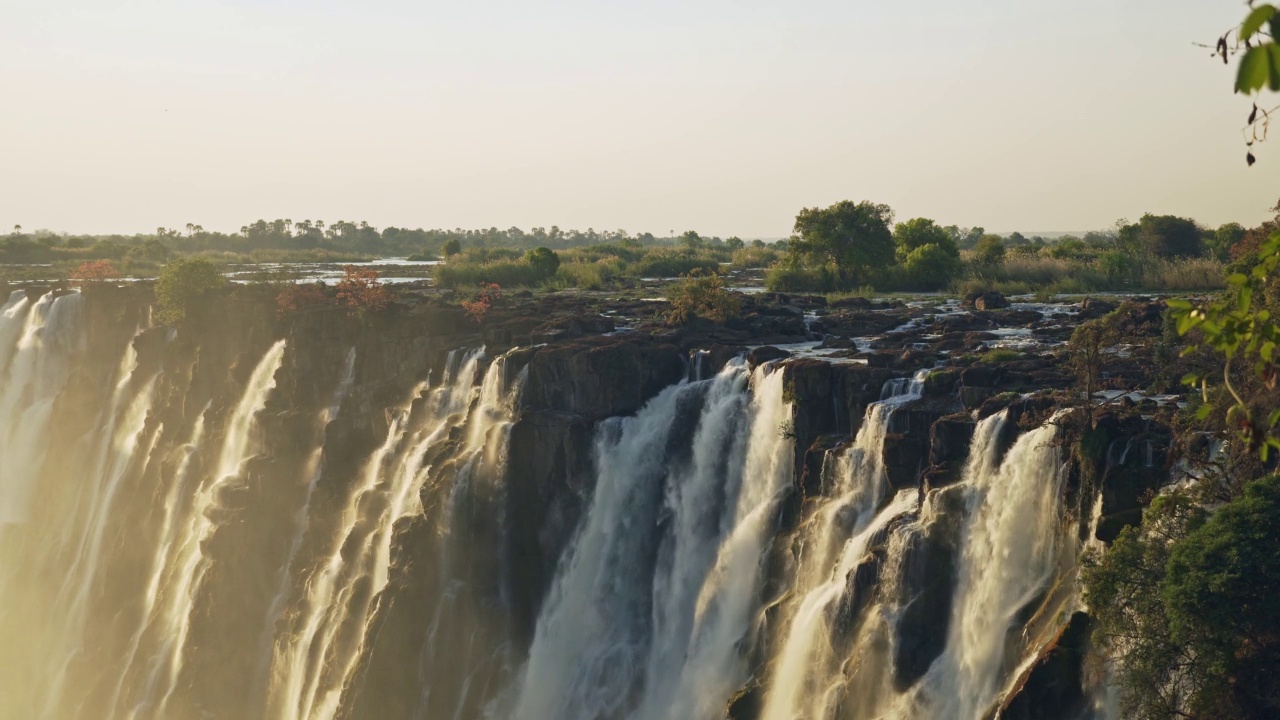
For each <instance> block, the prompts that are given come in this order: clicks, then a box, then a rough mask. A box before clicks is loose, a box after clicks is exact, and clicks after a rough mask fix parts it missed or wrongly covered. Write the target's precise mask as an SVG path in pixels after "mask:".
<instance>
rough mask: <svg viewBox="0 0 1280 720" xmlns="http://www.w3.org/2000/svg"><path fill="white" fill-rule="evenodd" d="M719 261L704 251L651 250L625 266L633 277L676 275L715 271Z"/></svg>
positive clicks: (718, 266)
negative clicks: (698, 271)
mask: <svg viewBox="0 0 1280 720" xmlns="http://www.w3.org/2000/svg"><path fill="white" fill-rule="evenodd" d="M719 268H720V263H719V261H718V260H716V259H715V257H713V256H711V255H710V254H709V253H705V252H691V251H689V250H651V251H649V252H648V253H645V255H644V257H642V258H640V259H639V260H638V261H636V262H635V263H633V264H631V265H629V266H627V274H628V275H631V276H634V277H659V278H664V277H676V276H680V275H688V274H690V273H692V272H693V271H695V270H701V271H703V272H704V273H715V272H716V271H717V270H719Z"/></svg>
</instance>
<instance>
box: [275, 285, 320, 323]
mask: <svg viewBox="0 0 1280 720" xmlns="http://www.w3.org/2000/svg"><path fill="white" fill-rule="evenodd" d="M328 301H329V296H328V293H327V292H326V289H325V286H324V283H319V282H316V283H306V284H303V285H290V286H288V287H286V288H285V289H284V290H281V291H280V293H279V294H278V295H276V312H277V313H278V314H280V315H287V314H290V313H296V312H301V311H303V310H312V309H315V308H319V307H322V306H324V305H325V304H326V303H328Z"/></svg>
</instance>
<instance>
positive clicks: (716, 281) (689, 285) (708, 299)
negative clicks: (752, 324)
mask: <svg viewBox="0 0 1280 720" xmlns="http://www.w3.org/2000/svg"><path fill="white" fill-rule="evenodd" d="M667 299H668V300H670V301H671V309H670V310H668V311H667V315H666V321H667V323H668V324H671V325H682V324H684V323H686V322H688V321H689V320H691V319H693V318H694V317H701V318H706V319H708V320H714V321H716V322H724V321H725V320H727V319H729V318H731V317H737V316H738V314H739V313H740V312H741V311H742V296H740V295H738V294H737V293H734V292H730V291H729V290H727V289H725V286H724V279H723V278H721V277H720V275H719V274H718V273H715V272H704V271H701V270H694V271H693V272H691V273H689V274H688V275H685V276H684V277H682V278H681V279H680V280H679V281H678V282H675V283H672V285H671V287H669V288H667Z"/></svg>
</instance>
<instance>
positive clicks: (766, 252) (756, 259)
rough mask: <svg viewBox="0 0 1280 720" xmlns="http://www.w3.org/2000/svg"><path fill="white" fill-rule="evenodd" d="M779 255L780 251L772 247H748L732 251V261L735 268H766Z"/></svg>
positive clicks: (776, 259) (775, 260)
mask: <svg viewBox="0 0 1280 720" xmlns="http://www.w3.org/2000/svg"><path fill="white" fill-rule="evenodd" d="M779 257H781V253H779V252H778V251H777V250H774V249H773V248H767V247H749V248H741V249H739V250H736V251H734V253H733V260H732V262H733V266H734V267H736V268H767V267H769V266H770V265H772V264H774V263H775V262H777V261H778V258H779Z"/></svg>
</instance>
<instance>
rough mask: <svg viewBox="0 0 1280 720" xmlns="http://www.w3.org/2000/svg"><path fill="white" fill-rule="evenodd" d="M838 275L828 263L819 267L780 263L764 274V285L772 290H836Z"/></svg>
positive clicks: (821, 291) (826, 291)
mask: <svg viewBox="0 0 1280 720" xmlns="http://www.w3.org/2000/svg"><path fill="white" fill-rule="evenodd" d="M836 281H837V275H836V272H835V270H834V269H833V268H831V267H830V266H827V265H822V266H818V267H803V268H802V267H792V266H790V265H788V264H786V263H778V264H775V265H774V266H773V267H770V268H769V271H768V272H767V273H765V276H764V286H765V287H766V288H768V289H769V290H770V291H772V292H818V293H829V292H833V291H835V290H836V285H837V282H836Z"/></svg>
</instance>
